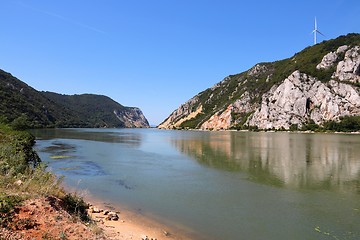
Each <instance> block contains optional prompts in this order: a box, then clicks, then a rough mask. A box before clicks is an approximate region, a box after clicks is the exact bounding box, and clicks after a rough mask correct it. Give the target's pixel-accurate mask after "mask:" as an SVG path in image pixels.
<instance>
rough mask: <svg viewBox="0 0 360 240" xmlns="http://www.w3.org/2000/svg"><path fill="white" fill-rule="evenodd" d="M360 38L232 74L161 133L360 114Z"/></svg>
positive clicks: (166, 124)
mask: <svg viewBox="0 0 360 240" xmlns="http://www.w3.org/2000/svg"><path fill="white" fill-rule="evenodd" d="M359 89H360V35H359V34H349V35H348V36H342V37H339V38H338V39H335V40H330V41H327V42H323V43H321V44H318V45H315V46H313V47H309V48H306V49H304V50H303V51H302V52H300V53H297V54H296V55H295V56H293V57H292V58H289V59H285V60H282V61H277V62H274V63H261V64H257V65H255V66H254V67H253V68H251V69H250V70H248V71H246V72H243V73H240V74H237V75H231V76H229V77H227V78H225V79H224V80H223V81H221V82H220V83H218V84H216V85H214V86H213V87H211V88H209V89H207V90H205V91H204V92H201V93H199V94H198V95H196V96H195V97H193V98H192V99H191V100H189V101H188V102H186V103H185V104H183V105H181V106H180V107H179V108H178V109H177V110H175V111H174V112H173V113H172V114H171V115H170V116H169V117H168V118H167V119H166V120H165V121H164V122H163V123H162V124H160V125H159V128H167V129H170V128H197V129H214V130H218V129H229V128H244V127H252V126H253V127H258V128H260V129H280V128H285V129H289V128H290V126H292V125H296V126H297V127H301V126H302V125H303V124H304V123H308V122H309V121H313V122H315V123H316V124H319V125H321V124H323V123H324V122H325V121H329V120H335V121H337V120H339V118H340V117H343V116H349V115H351V116H354V115H360V90H359Z"/></svg>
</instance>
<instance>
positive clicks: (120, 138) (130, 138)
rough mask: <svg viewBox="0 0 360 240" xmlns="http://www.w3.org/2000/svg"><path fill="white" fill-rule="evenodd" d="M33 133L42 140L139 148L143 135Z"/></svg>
mask: <svg viewBox="0 0 360 240" xmlns="http://www.w3.org/2000/svg"><path fill="white" fill-rule="evenodd" d="M32 133H33V134H34V135H35V136H36V137H37V138H40V139H44V140H47V139H55V138H56V139H61V138H63V139H80V140H89V141H96V142H109V143H123V144H128V145H132V146H139V145H140V143H141V141H142V139H141V134H136V133H133V132H132V133H128V132H122V131H112V130H110V131H106V130H101V129H80V128H79V129H56V128H55V129H35V130H32Z"/></svg>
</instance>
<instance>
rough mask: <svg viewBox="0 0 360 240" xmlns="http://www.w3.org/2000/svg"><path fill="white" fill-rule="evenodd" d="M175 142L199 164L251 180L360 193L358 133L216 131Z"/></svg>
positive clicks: (174, 140)
mask: <svg viewBox="0 0 360 240" xmlns="http://www.w3.org/2000/svg"><path fill="white" fill-rule="evenodd" d="M172 144H173V145H174V146H176V148H177V149H179V150H180V151H181V152H183V153H185V154H187V155H189V156H191V157H192V158H194V159H196V160H197V161H198V162H199V163H201V164H204V165H207V166H210V167H213V168H218V169H223V170H227V171H243V172H246V173H248V176H249V179H250V180H252V181H257V182H261V183H265V184H271V185H276V186H284V187H289V188H301V189H327V190H330V189H331V190H346V191H349V190H350V191H355V192H358V193H360V157H359V156H360V137H359V136H358V135H341V134H299V133H283V132H282V133H253V132H213V133H207V134H199V135H197V137H193V138H176V139H173V140H172Z"/></svg>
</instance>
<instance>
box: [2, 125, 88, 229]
mask: <svg viewBox="0 0 360 240" xmlns="http://www.w3.org/2000/svg"><path fill="white" fill-rule="evenodd" d="M34 143H35V138H34V137H33V136H32V135H31V134H30V133H28V132H25V131H18V130H14V129H13V128H11V127H10V126H8V125H5V124H3V123H0V227H6V226H7V225H8V224H10V223H11V220H12V214H13V211H14V209H15V207H16V206H18V205H19V204H21V203H22V202H23V201H24V200H26V199H29V198H37V197H41V196H55V197H57V198H60V199H61V200H62V201H63V203H64V208H65V209H66V210H67V211H68V212H69V213H71V214H74V216H76V217H79V218H80V219H81V220H89V219H88V216H87V213H86V211H85V208H86V206H87V205H86V204H85V202H84V201H83V200H82V199H81V198H79V197H78V196H76V195H74V194H66V193H65V192H64V190H63V189H62V188H61V187H60V181H61V179H59V178H57V177H56V176H55V175H53V174H52V173H50V172H48V171H46V167H45V166H44V165H43V164H42V163H41V160H40V158H39V157H38V155H37V153H36V152H35V151H34V150H33V145H34Z"/></svg>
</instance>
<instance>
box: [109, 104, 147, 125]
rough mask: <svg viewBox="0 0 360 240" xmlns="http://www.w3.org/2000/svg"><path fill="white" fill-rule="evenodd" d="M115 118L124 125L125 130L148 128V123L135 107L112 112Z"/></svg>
mask: <svg viewBox="0 0 360 240" xmlns="http://www.w3.org/2000/svg"><path fill="white" fill-rule="evenodd" d="M114 114H115V116H116V117H117V118H118V119H119V120H120V121H121V122H123V123H124V125H125V127H127V128H148V127H149V122H148V120H147V119H146V118H145V116H144V114H143V113H142V111H141V110H140V109H139V108H137V107H127V108H125V109H122V110H114Z"/></svg>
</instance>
